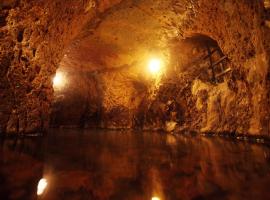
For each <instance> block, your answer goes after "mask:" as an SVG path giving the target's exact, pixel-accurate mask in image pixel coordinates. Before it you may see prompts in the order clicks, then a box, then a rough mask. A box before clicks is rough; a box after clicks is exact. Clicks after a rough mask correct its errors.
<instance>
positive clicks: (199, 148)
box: [0, 129, 270, 200]
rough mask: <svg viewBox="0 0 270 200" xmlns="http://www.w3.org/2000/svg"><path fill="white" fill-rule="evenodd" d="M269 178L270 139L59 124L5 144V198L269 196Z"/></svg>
mask: <svg viewBox="0 0 270 200" xmlns="http://www.w3.org/2000/svg"><path fill="white" fill-rule="evenodd" d="M41 178H46V179H47V180H48V187H47V188H46V190H45V193H44V194H43V195H42V196H39V197H37V195H36V190H37V184H38V181H39V180H40V179H41ZM269 185H270V151H269V148H268V147H266V146H263V145H258V144H251V143H245V142H239V141H232V140H225V139H223V138H218V137H201V136H190V135H172V134H162V133H155V132H143V133H142V132H130V131H104V130H56V129H54V130H51V131H50V132H49V134H48V135H47V136H46V137H43V138H32V139H22V138H21V139H17V140H14V139H12V140H11V139H5V140H3V139H1V144H0V199H3V200H4V199H5V200H6V199H26V200H28V199H49V200H51V199H52V200H62V199H82V200H84V199H93V200H107V199H108V200H151V198H152V197H159V198H160V199H161V200H178V199H179V200H181V199H183V200H185V199H192V200H203V199H207V200H208V199H210V200H211V199H233V200H234V199H262V200H263V199H270V192H269Z"/></svg>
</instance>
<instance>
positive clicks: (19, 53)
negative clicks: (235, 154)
mask: <svg viewBox="0 0 270 200" xmlns="http://www.w3.org/2000/svg"><path fill="white" fill-rule="evenodd" d="M98 2H99V3H96V1H87V0H80V1H72V0H69V1H60V0H58V1H45V0H44V1H38V2H37V1H23V0H21V1H12V0H9V1H8V0H4V1H2V2H1V3H0V7H1V10H0V41H1V43H0V48H1V53H0V66H1V69H0V76H1V77H0V132H8V133H13V132H14V133H30V132H35V131H40V130H43V129H46V128H47V127H48V123H49V114H50V105H51V103H52V102H53V101H54V102H55V104H54V105H53V113H52V115H51V123H52V125H67V126H69V125H72V126H73V125H77V126H78V125H79V126H86V127H87V126H92V125H96V126H99V127H103V128H143V129H164V130H168V131H172V130H196V131H203V132H230V133H232V132H234V133H242V134H262V135H268V134H269V127H270V121H269V118H270V117H269V114H270V110H269V109H270V106H269V105H270V104H269V95H270V89H269V88H270V78H269V74H270V69H269V55H270V47H269V46H270V45H269V44H270V36H269V35H270V31H269V26H268V21H267V20H268V18H267V13H268V7H267V5H268V4H267V1H265V2H263V1H248V0H239V1H237V2H236V1H233V0H228V1H224V2H217V1H213V0H197V1H194V0H181V1H180V0H166V1H156V0H155V1H154V0H147V1H133V0H124V1H120V0H112V1H109V0H106V1H105V0H104V1H98ZM109 8H110V9H109ZM198 36H203V37H205V38H208V40H211V41H216V44H215V45H216V46H217V47H219V48H220V51H221V52H222V54H224V55H227V56H228V59H227V61H226V67H230V68H231V69H232V71H231V72H230V73H228V74H226V75H225V76H224V78H222V79H221V80H218V81H217V82H216V83H213V82H211V72H209V70H208V63H206V62H204V61H203V62H201V63H199V64H198V62H197V61H198V60H199V61H200V58H201V57H202V56H205V55H206V54H207V52H206V51H205V49H204V48H205V44H204V43H201V42H200V41H199V40H198ZM64 55H67V56H66V57H67V58H65V57H63V56H64ZM151 55H158V56H161V57H163V58H164V60H165V61H166V68H167V69H166V71H165V72H164V74H163V76H162V77H160V79H158V80H156V81H155V80H153V78H152V77H151V76H149V75H147V71H145V70H144V69H145V66H146V65H147V63H146V62H147V59H149V57H150V56H151ZM216 56H217V55H216ZM61 58H63V59H62V63H64V64H63V65H61V64H59V63H60V60H61ZM217 58H218V57H217ZM58 66H60V69H61V68H62V69H64V70H66V69H72V68H73V70H70V79H69V82H70V83H71V84H72V83H77V84H74V85H71V86H70V87H69V88H68V89H67V90H63V91H60V92H59V93H58V92H57V91H55V95H54V96H55V99H54V100H53V88H52V77H53V75H54V74H55V71H56V68H57V67H58ZM157 83H158V84H157ZM63 94H64V96H65V97H66V98H63V99H61V98H62V97H61V95H63ZM57 113H58V114H57ZM71 122H72V123H71Z"/></svg>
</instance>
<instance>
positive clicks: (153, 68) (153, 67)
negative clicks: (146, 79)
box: [148, 58, 162, 74]
mask: <svg viewBox="0 0 270 200" xmlns="http://www.w3.org/2000/svg"><path fill="white" fill-rule="evenodd" d="M161 63H162V62H161V60H160V59H157V58H153V59H151V60H150V61H149V63H148V69H149V71H150V72H151V73H152V74H158V73H159V72H160V70H161Z"/></svg>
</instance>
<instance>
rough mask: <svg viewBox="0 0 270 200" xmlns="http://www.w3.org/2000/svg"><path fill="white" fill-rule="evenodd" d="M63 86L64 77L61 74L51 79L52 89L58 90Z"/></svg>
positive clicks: (58, 73)
mask: <svg viewBox="0 0 270 200" xmlns="http://www.w3.org/2000/svg"><path fill="white" fill-rule="evenodd" d="M64 85H65V77H64V74H63V73H62V72H57V73H56V75H55V77H54V78H53V87H54V89H59V88H61V87H63V86H64Z"/></svg>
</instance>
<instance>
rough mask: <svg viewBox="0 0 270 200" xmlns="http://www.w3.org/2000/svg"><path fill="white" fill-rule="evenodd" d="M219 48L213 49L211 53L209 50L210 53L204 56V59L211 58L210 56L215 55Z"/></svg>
mask: <svg viewBox="0 0 270 200" xmlns="http://www.w3.org/2000/svg"><path fill="white" fill-rule="evenodd" d="M217 50H218V49H217V48H216V49H214V50H212V51H211V52H210V54H209V52H208V54H207V55H206V56H204V57H203V60H205V59H207V58H209V56H211V55H213V54H214V53H215V52H216V51H217Z"/></svg>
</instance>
